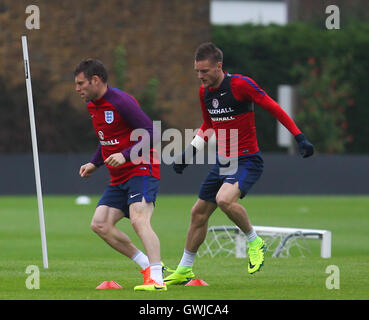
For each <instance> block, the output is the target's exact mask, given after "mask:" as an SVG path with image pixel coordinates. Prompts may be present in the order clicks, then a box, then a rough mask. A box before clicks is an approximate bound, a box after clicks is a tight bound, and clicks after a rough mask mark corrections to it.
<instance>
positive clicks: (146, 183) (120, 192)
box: [97, 176, 160, 218]
mask: <svg viewBox="0 0 369 320" xmlns="http://www.w3.org/2000/svg"><path fill="white" fill-rule="evenodd" d="M159 182H160V180H159V179H157V178H154V177H152V176H134V177H132V178H130V179H129V180H127V181H126V182H124V183H121V184H118V185H109V186H108V187H107V188H106V189H105V191H104V193H103V195H102V196H101V199H100V201H99V203H98V204H97V207H98V206H101V205H105V206H108V207H112V208H117V209H120V210H122V211H123V213H124V215H125V216H126V217H127V218H129V206H130V204H132V203H134V202H141V201H142V198H143V197H144V198H145V200H146V202H147V203H149V202H153V203H154V204H155V200H156V196H157V194H158V192H159Z"/></svg>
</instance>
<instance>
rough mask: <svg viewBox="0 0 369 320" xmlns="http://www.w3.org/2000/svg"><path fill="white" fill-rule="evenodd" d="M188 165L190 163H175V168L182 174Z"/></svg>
mask: <svg viewBox="0 0 369 320" xmlns="http://www.w3.org/2000/svg"><path fill="white" fill-rule="evenodd" d="M187 166H188V164H177V163H173V170H174V171H175V172H176V173H178V174H182V173H183V170H184V169H185V168H186V167H187Z"/></svg>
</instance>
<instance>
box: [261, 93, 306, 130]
mask: <svg viewBox="0 0 369 320" xmlns="http://www.w3.org/2000/svg"><path fill="white" fill-rule="evenodd" d="M255 102H256V103H257V104H258V105H259V106H260V107H262V108H263V109H265V110H267V111H268V112H269V113H270V114H272V115H273V116H274V117H275V118H276V119H277V120H278V121H279V122H280V123H282V125H284V126H285V127H286V128H287V129H288V131H290V132H291V134H293V135H294V136H296V135H298V134H300V133H301V131H300V129H299V128H298V127H297V125H296V124H295V122H294V121H293V120H292V119H291V118H290V116H289V115H288V114H287V113H286V112H285V111H284V110H283V109H282V108H281V107H280V105H279V104H278V103H277V102H276V101H274V100H273V99H272V98H270V97H269V96H268V95H264V96H263V97H262V98H261V99H259V100H258V101H255Z"/></svg>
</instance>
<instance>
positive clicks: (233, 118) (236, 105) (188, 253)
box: [164, 43, 314, 285]
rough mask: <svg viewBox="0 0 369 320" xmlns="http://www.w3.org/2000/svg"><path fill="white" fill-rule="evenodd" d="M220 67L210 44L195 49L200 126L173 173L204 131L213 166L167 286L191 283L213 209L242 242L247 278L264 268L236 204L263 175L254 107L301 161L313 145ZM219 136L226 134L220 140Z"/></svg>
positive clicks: (257, 242)
mask: <svg viewBox="0 0 369 320" xmlns="http://www.w3.org/2000/svg"><path fill="white" fill-rule="evenodd" d="M222 62H223V54H222V51H221V50H220V49H219V48H217V47H216V46H215V45H214V44H212V43H204V44H202V45H200V46H199V47H198V49H197V51H196V54H195V71H196V72H197V74H198V78H199V79H200V81H201V83H202V84H201V87H200V101H201V111H202V116H203V124H202V126H201V128H200V130H199V132H198V133H197V135H196V137H195V139H194V140H193V141H192V143H191V144H190V145H189V146H188V147H187V148H186V150H185V151H184V153H183V154H182V155H181V157H180V159H178V160H179V161H176V162H175V164H174V166H173V167H174V170H175V171H176V172H177V173H182V172H183V170H184V169H185V168H186V166H187V164H186V161H185V160H186V159H190V158H192V157H193V156H194V155H195V154H196V151H197V150H199V149H201V148H202V147H203V145H204V141H207V138H209V135H208V134H205V133H206V131H207V130H208V129H210V128H212V129H213V132H215V135H216V140H217V146H218V151H217V162H216V164H215V165H214V167H213V168H212V169H211V170H210V172H209V173H208V176H207V177H206V179H205V181H204V182H203V183H202V185H201V188H200V193H199V199H198V200H197V202H196V203H195V205H194V206H193V208H192V212H191V222H190V226H189V230H188V233H187V239H186V244H185V250H184V253H183V256H182V259H181V261H180V263H179V265H178V267H177V269H176V270H175V272H174V273H172V274H171V275H169V276H168V277H166V278H165V279H164V281H165V283H166V284H167V285H172V284H184V283H186V282H188V281H189V280H191V279H193V278H194V277H195V275H194V273H193V271H192V266H193V263H194V259H195V256H196V253H197V250H198V248H199V247H200V245H201V244H202V243H203V242H204V240H205V237H206V233H207V228H208V220H209V217H210V215H211V214H212V213H213V212H214V210H215V209H216V208H217V206H219V208H220V209H221V210H222V211H223V212H225V213H226V214H227V216H228V217H229V218H230V220H232V221H233V222H234V223H235V224H236V225H237V226H238V227H239V228H240V229H241V230H242V231H243V232H244V233H245V234H246V236H247V241H248V247H249V249H248V256H249V263H248V272H249V273H250V274H252V273H254V272H256V271H258V270H260V268H261V267H262V266H263V264H264V252H265V249H266V247H265V243H264V240H263V239H261V238H260V237H259V236H258V235H257V234H256V232H255V230H254V229H253V226H252V224H251V222H250V220H249V218H248V216H247V213H246V210H245V208H244V207H243V206H242V205H241V204H239V203H238V199H239V198H243V197H244V196H245V195H246V194H247V192H248V191H249V190H250V188H251V187H252V185H253V184H254V183H255V182H256V181H257V180H258V179H259V177H260V176H261V174H262V172H263V159H262V157H261V154H260V151H259V147H258V144H257V140H256V128H255V121H254V103H255V104H257V105H259V106H260V107H262V108H263V109H265V110H267V111H268V112H269V113H271V114H272V115H273V116H274V117H275V118H277V119H278V120H279V121H280V122H281V123H282V124H283V125H284V126H285V127H286V128H287V129H288V130H289V131H290V132H291V134H293V136H294V137H295V139H296V141H297V143H298V146H299V151H300V153H301V154H302V156H303V157H309V156H311V155H312V154H313V152H314V148H313V145H312V144H311V143H310V142H308V141H307V140H306V138H305V136H304V135H303V134H302V133H301V131H300V130H299V128H298V127H297V126H296V124H295V123H294V121H293V120H292V119H291V118H290V117H289V116H288V115H287V114H286V113H285V112H284V111H283V109H282V108H281V107H280V106H279V105H278V104H277V103H276V102H275V101H274V100H273V99H271V98H270V97H269V96H268V95H267V94H266V93H265V91H263V90H262V89H261V88H260V87H259V86H258V85H257V84H256V82H255V81H254V80H252V79H251V78H249V77H246V76H243V75H240V74H235V75H231V74H228V73H226V72H224V71H223V66H222ZM234 129H236V132H237V133H238V134H237V136H238V143H237V144H236V146H235V145H232V137H233V138H234ZM222 130H223V131H224V130H225V131H227V130H228V131H229V132H226V133H227V134H221V133H222ZM232 130H233V131H232ZM232 132H233V136H232ZM227 137H229V138H228V139H227ZM233 144H235V143H233ZM235 147H236V148H235ZM231 149H232V150H233V151H232V150H231ZM229 153H231V155H230V156H231V157H230V158H232V157H233V158H235V159H236V164H237V167H236V168H235V169H236V170H235V172H232V173H229V174H227V173H225V172H226V171H223V172H222V169H224V168H222V167H224V165H223V164H224V162H221V161H220V159H221V158H222V157H223V158H224V157H229ZM187 163H188V162H187Z"/></svg>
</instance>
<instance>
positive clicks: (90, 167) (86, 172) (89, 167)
mask: <svg viewBox="0 0 369 320" xmlns="http://www.w3.org/2000/svg"><path fill="white" fill-rule="evenodd" d="M96 169H97V167H96V166H95V165H94V164H93V163H91V162H89V163H86V164H84V165H82V166H81V168H80V169H79V175H80V176H81V177H82V178H88V177H89V176H90V175H91V174H92V172H94V171H95V170H96Z"/></svg>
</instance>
